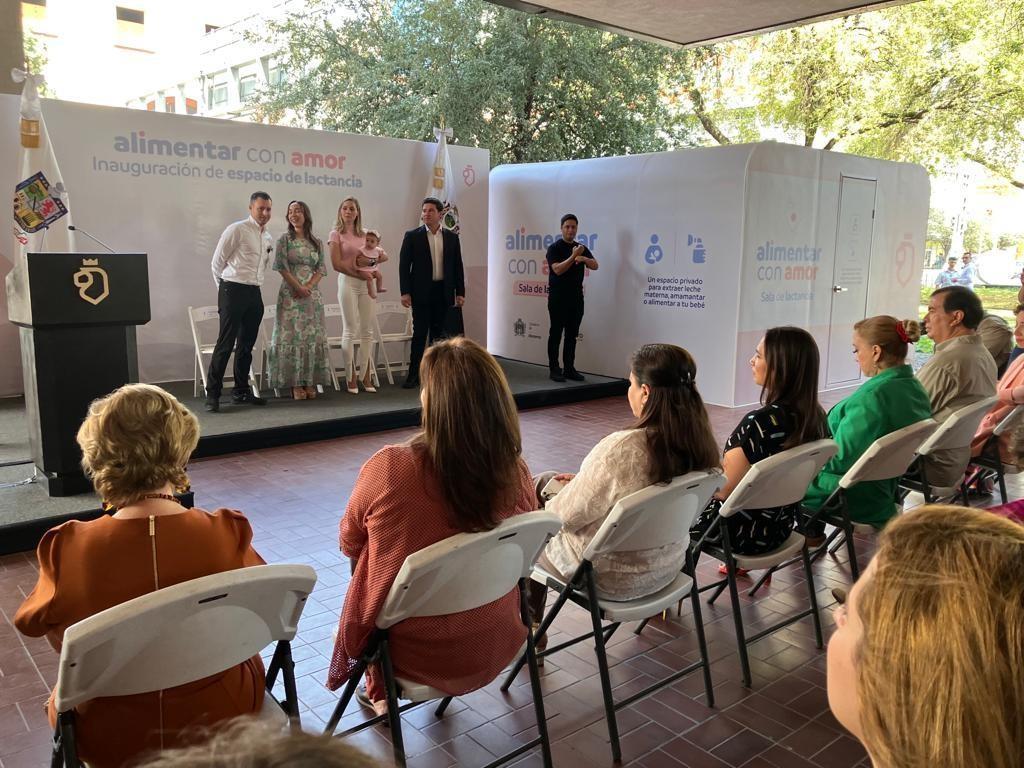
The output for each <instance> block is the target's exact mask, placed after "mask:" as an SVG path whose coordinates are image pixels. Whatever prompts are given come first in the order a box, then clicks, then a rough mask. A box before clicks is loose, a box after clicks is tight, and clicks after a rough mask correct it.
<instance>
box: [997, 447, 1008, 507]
mask: <svg viewBox="0 0 1024 768" xmlns="http://www.w3.org/2000/svg"><path fill="white" fill-rule="evenodd" d="M999 461H1000V462H1002V458H1000V459H999ZM996 478H997V479H998V480H999V498H1001V499H1002V500H1003V504H1005V503H1006V499H1007V496H1006V477H1005V475H1004V474H1003V467H1002V464H1000V466H999V469H997V470H996Z"/></svg>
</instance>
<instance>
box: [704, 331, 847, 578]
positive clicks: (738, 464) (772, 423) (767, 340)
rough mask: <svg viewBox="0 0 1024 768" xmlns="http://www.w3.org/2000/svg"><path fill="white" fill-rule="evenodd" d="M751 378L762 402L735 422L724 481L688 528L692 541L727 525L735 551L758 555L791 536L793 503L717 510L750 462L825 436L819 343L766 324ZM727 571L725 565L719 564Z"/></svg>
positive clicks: (802, 333) (710, 536) (714, 535)
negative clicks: (727, 513)
mask: <svg viewBox="0 0 1024 768" xmlns="http://www.w3.org/2000/svg"><path fill="white" fill-rule="evenodd" d="M750 369H751V373H752V375H753V377H754V383H755V384H759V385H761V407H760V408H758V409H756V410H753V411H751V412H750V413H748V414H747V415H746V416H744V417H743V419H742V420H741V421H740V423H739V424H738V425H737V426H736V429H734V430H733V433H732V435H730V436H729V439H728V440H727V441H726V443H725V454H724V457H723V459H722V466H723V468H724V469H725V485H724V486H722V488H721V490H719V491H718V492H717V493H716V494H715V495H714V498H713V499H712V500H711V503H710V504H708V507H707V509H705V510H704V512H703V513H701V516H700V517H699V518H698V519H697V522H696V523H695V524H694V527H693V530H692V531H691V533H692V535H693V538H694V540H695V541H696V540H697V539H699V538H700V537H701V536H703V535H704V534H705V532H708V538H707V539H706V540H707V541H717V540H718V539H720V538H721V534H720V533H719V532H718V531H716V530H712V526H714V525H715V524H716V523H717V524H719V525H722V524H724V525H728V526H729V542H730V544H731V545H732V550H733V552H736V553H737V554H741V555H760V554H763V553H765V552H770V551H772V550H773V549H778V548H779V547H781V546H782V544H783V543H784V542H785V541H786V539H787V538H789V535H790V533H792V531H793V525H794V523H795V522H796V513H797V510H796V506H795V505H791V506H788V507H774V508H770V509H748V510H743V511H741V512H739V513H737V514H736V515H733V516H732V517H730V518H729V519H728V520H723V521H721V522H719V521H720V520H721V518H720V517H719V515H718V510H719V509H721V507H722V503H723V502H724V501H725V500H726V499H727V498H729V494H730V493H732V492H733V489H735V488H736V486H737V485H739V482H740V480H742V479H743V476H744V475H746V474H747V472H748V471H749V470H750V467H751V465H753V464H756V463H757V462H759V461H761V460H762V459H766V458H768V457H769V456H774V455H775V454H776V453H779V452H780V451H784V450H786V449H788V448H795V447H797V446H799V445H803V444H804V443H809V442H811V441H813V440H820V439H821V438H823V437H827V436H828V427H827V425H826V423H825V412H824V411H823V410H822V409H821V406H820V405H819V404H818V345H817V344H815V343H814V338H813V337H812V336H811V334H809V333H808V332H807V331H805V330H804V329H803V328H795V327H793V326H785V327H782V328H769V329H768V331H767V332H765V335H764V338H763V339H761V341H760V342H758V345H757V349H756V350H755V351H754V356H753V357H752V358H750ZM721 570H722V572H723V573H724V572H725V566H724V565H723V566H722V568H721Z"/></svg>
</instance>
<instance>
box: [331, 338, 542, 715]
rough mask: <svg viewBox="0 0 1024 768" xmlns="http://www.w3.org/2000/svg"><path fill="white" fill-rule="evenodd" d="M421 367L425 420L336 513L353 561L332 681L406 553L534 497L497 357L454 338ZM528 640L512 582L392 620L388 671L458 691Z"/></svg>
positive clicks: (365, 633) (380, 686) (382, 705)
mask: <svg viewBox="0 0 1024 768" xmlns="http://www.w3.org/2000/svg"><path fill="white" fill-rule="evenodd" d="M413 374H415V371H410V374H409V375H410V376H411V375H413ZM419 374H420V381H421V382H422V384H423V389H422V391H421V393H420V401H421V403H422V405H423V422H422V424H423V426H422V430H421V431H420V433H419V434H418V435H416V436H415V437H413V438H412V440H410V441H409V442H407V443H404V444H402V445H390V446H387V447H385V448H382V449H381V450H379V451H377V453H375V454H374V455H373V456H372V457H370V460H369V461H367V462H366V464H365V465H363V468H362V470H361V471H360V473H359V477H358V479H357V480H356V485H355V489H354V490H353V491H352V496H351V497H350V498H349V502H348V509H347V510H346V511H345V516H344V518H343V519H342V521H341V550H342V552H344V553H345V554H346V555H347V556H348V557H349V558H351V559H352V560H353V561H354V562H355V569H354V570H353V573H352V581H351V582H350V583H349V587H348V593H347V594H346V595H345V607H344V609H343V611H342V614H341V626H340V628H339V632H338V639H337V642H336V643H335V646H334V657H333V658H332V659H331V668H330V671H329V673H328V678H327V685H328V687H329V688H331V689H332V690H336V689H338V688H339V687H341V685H342V684H344V683H345V681H346V680H348V679H349V676H350V675H351V674H352V669H353V667H354V666H355V665H356V661H357V659H358V658H359V656H360V654H361V653H362V651H363V649H364V648H365V647H366V643H367V640H368V639H369V637H370V635H371V633H372V632H373V630H374V627H375V622H376V619H377V614H378V613H379V612H380V610H381V608H382V607H383V605H384V601H385V599H386V598H387V595H388V591H389V590H390V589H391V584H392V583H393V582H394V580H395V577H396V576H397V575H398V571H399V569H401V567H402V563H403V562H404V561H405V558H406V556H408V555H410V554H412V553H413V552H417V551H419V550H421V549H423V548H424V547H428V546H430V545H431V544H435V543H437V542H439V541H441V540H442V539H446V538H448V537H449V536H454V535H455V534H457V533H465V532H472V531H487V530H490V529H492V528H494V527H495V526H496V525H498V523H500V522H501V521H502V520H504V519H505V518H508V517H512V516H513V515H518V514H520V513H522V512H529V511H531V510H533V509H535V508H536V507H537V499H536V495H535V493H534V489H533V481H532V480H531V479H530V472H529V470H528V469H527V467H526V464H525V462H524V461H523V459H522V455H521V454H522V441H521V439H520V436H519V416H518V414H517V413H516V406H515V402H513V400H512V393H511V391H509V387H508V382H507V381H506V380H505V375H504V374H503V373H502V371H501V368H500V367H499V366H498V363H497V362H496V361H495V359H494V358H493V357H491V356H490V355H489V354H488V353H487V351H486V350H485V349H484V348H483V347H481V346H480V345H479V344H477V343H476V342H473V341H470V340H469V339H466V338H456V339H452V340H450V341H443V342H441V343H438V344H435V345H433V346H432V347H430V349H428V350H427V353H426V355H424V357H423V361H422V363H421V364H420V370H419ZM525 640H526V627H524V626H523V623H522V620H521V618H520V613H519V591H518V590H517V589H513V590H512V591H511V592H509V593H508V594H507V595H505V596H504V597H501V598H499V599H498V600H495V601H494V602H493V603H489V604H488V605H485V606H483V607H481V608H477V609H474V610H471V611H462V612H461V613H454V614H450V615H446V616H432V617H429V618H414V619H407V620H406V621H403V622H400V623H398V624H396V625H395V626H394V627H392V628H391V629H390V631H389V645H390V650H391V657H392V663H393V666H394V671H395V674H396V675H397V676H399V677H404V678H406V679H410V680H415V681H417V682H419V683H425V684H427V685H430V686H433V687H434V688H437V689H439V690H442V691H444V692H445V693H448V694H451V695H453V696H458V695H459V694H463V693H467V692H469V691H472V690H475V689H476V688H479V687H481V686H482V685H485V684H486V683H488V682H490V681H491V680H493V679H494V678H495V677H496V676H497V675H498V673H499V672H501V670H502V669H503V668H504V667H505V666H506V665H507V664H508V663H509V662H511V661H512V660H513V659H514V658H515V656H516V654H517V653H518V652H519V650H520V649H521V648H522V646H523V643H524V642H525ZM366 677H367V686H366V687H367V697H368V699H369V703H372V705H373V707H374V709H375V710H376V711H377V712H378V714H381V713H383V712H385V711H386V710H387V703H386V701H385V695H384V682H383V679H382V678H381V676H380V674H379V672H378V671H377V669H376V668H375V667H374V666H372V665H371V666H370V667H369V669H368V671H367V676H366Z"/></svg>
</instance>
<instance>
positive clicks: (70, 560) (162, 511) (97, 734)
mask: <svg viewBox="0 0 1024 768" xmlns="http://www.w3.org/2000/svg"><path fill="white" fill-rule="evenodd" d="M198 441H199V424H198V422H197V421H196V418H195V416H193V415H192V414H191V413H190V412H189V411H188V410H186V409H185V407H184V406H182V404H181V403H179V402H178V401H177V400H176V399H175V398H174V397H173V396H171V395H170V394H168V393H167V392H165V391H164V390H162V389H160V388H159V387H154V386H151V385H148V384H129V385H127V386H125V387H121V388H120V389H118V390H117V391H115V392H114V393H113V394H111V395H108V396H107V397H105V398H103V399H101V400H96V401H95V402H93V404H92V405H91V406H90V407H89V413H88V415H87V416H86V418H85V421H84V422H83V424H82V427H81V428H80V429H79V430H78V444H79V445H80V446H81V448H82V466H83V467H84V469H85V471H86V474H87V475H89V477H90V478H91V479H92V482H93V485H94V486H95V488H96V491H97V493H99V494H100V496H101V497H103V499H104V500H105V501H106V502H108V503H109V504H111V505H112V506H114V507H116V509H117V511H116V512H115V513H114V514H113V515H112V516H104V517H101V518H99V519H98V520H93V521H91V522H87V523H83V522H78V521H71V522H68V523H64V524H63V525H59V526H57V527H56V528H52V529H51V530H49V531H47V533H46V534H45V535H44V536H43V538H42V540H41V541H40V542H39V548H38V551H37V555H38V557H39V581H38V582H37V583H36V586H35V589H33V590H32V593H31V594H30V595H29V596H28V597H27V598H26V600H25V602H24V603H23V604H22V606H21V608H19V609H18V612H17V614H16V615H15V617H14V625H15V626H16V627H17V628H18V630H19V631H20V632H21V633H22V634H25V635H28V636H29V637H41V636H44V635H45V636H46V638H47V640H49V641H50V644H51V645H52V646H53V647H54V648H55V649H56V650H58V651H59V650H60V647H61V640H62V638H63V636H64V630H65V629H67V628H68V627H69V626H71V625H72V624H75V623H76V622H78V621H81V620H82V619H84V618H87V617H89V616H92V615H93V614H95V613H99V612H100V611H103V610H105V609H107V608H110V607H112V606H115V605H118V604H120V603H123V602H125V601H127V600H131V599H132V598H135V597H139V596H140V595H144V594H147V593H149V592H153V591H155V590H157V589H160V588H162V587H169V586H171V585H173V584H178V583H180V582H183V581H189V580H191V579H195V578H199V577H200V576H208V575H209V574H211V573H220V572H221V571H228V570H232V569H235V568H243V567H246V566H250V565H262V564H263V559H262V558H261V557H260V556H259V555H258V554H256V551H255V550H254V549H253V548H252V546H251V541H252V529H251V528H250V527H249V523H248V521H246V519H245V517H243V516H242V514H241V513H240V512H236V511H234V510H229V509H220V510H217V511H216V512H214V513H212V514H211V513H208V512H204V511H203V510H201V509H185V508H183V507H182V506H181V505H180V504H179V503H178V501H177V500H176V499H175V497H174V496H173V495H172V493H173V492H174V490H175V489H176V488H187V487H188V478H187V477H186V476H185V470H184V467H185V464H186V463H187V462H188V458H189V456H190V455H191V454H192V451H193V450H195V447H196V444H197V443H198ZM264 686H265V680H264V671H263V664H262V662H261V661H260V657H259V656H254V657H253V658H251V659H249V660H248V661H246V662H244V663H242V664H240V665H238V666H236V667H232V668H231V669H228V670H226V671H224V672H222V673H220V674H217V675H213V676H212V677H207V678H204V679H202V680H197V681H195V682H193V683H188V684H186V685H182V686H179V687H177V688H172V689H169V690H165V691H162V692H159V691H154V692H153V693H144V694H139V695H136V696H119V697H112V698H102V699H94V700H93V701H90V702H87V703H85V704H83V705H81V706H80V707H78V708H77V709H76V710H75V719H76V730H77V735H78V741H77V744H78V753H79V756H80V757H81V759H82V760H83V761H84V762H86V763H88V764H89V765H90V766H94V767H96V768H107V767H108V766H111V767H113V766H120V765H122V764H124V763H125V762H126V761H129V760H131V759H133V758H134V757H136V756H137V755H139V754H140V753H142V752H145V751H148V750H151V749H163V748H165V747H172V746H176V745H177V744H178V741H179V740H178V734H179V733H180V732H181V731H183V730H185V729H193V728H195V727H197V726H199V727H202V726H209V725H213V724H214V723H218V722H220V721H221V720H226V719H228V718H231V717H235V716H236V715H243V714H250V713H254V712H258V711H259V709H260V707H261V705H262V703H263V690H264ZM48 710H49V715H50V723H51V724H55V723H56V718H57V714H56V712H55V711H54V708H53V699H52V696H51V700H50V703H49V707H48Z"/></svg>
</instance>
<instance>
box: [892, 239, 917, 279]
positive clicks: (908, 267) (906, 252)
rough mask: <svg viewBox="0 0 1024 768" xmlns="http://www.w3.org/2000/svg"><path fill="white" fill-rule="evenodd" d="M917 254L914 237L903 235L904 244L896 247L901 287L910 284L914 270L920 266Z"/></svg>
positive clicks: (897, 277) (897, 272)
mask: <svg viewBox="0 0 1024 768" xmlns="http://www.w3.org/2000/svg"><path fill="white" fill-rule="evenodd" d="M916 252H917V249H916V248H914V241H913V235H911V234H910V233H907V234H905V235H903V240H902V242H900V244H899V245H898V246H897V247H896V280H897V281H899V284H900V285H901V286H905V285H906V284H907V283H909V282H910V280H911V278H912V277H913V276H914V270H915V268H916V267H917V266H918V264H917V259H916V258H915V256H914V254H915V253H916Z"/></svg>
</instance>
